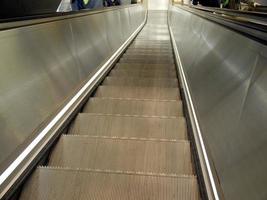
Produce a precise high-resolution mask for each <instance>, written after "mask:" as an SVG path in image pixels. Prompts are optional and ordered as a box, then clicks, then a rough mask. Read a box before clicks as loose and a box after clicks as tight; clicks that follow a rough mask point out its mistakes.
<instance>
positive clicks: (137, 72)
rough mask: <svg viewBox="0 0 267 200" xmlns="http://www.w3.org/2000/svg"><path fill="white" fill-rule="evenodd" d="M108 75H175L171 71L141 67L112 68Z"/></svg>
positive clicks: (150, 76)
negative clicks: (134, 68)
mask: <svg viewBox="0 0 267 200" xmlns="http://www.w3.org/2000/svg"><path fill="white" fill-rule="evenodd" d="M109 76H116V77H117V76H119V77H141V78H142V77H149V78H176V77H177V75H176V73H175V72H172V71H167V70H165V71H163V70H153V69H143V70H132V69H122V70H121V69H113V70H112V71H111V72H110V74H109Z"/></svg>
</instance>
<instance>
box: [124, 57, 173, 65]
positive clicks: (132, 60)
mask: <svg viewBox="0 0 267 200" xmlns="http://www.w3.org/2000/svg"><path fill="white" fill-rule="evenodd" d="M119 62H120V63H144V64H146V63H152V64H174V60H173V59H171V60H157V59H144V58H121V59H120V60H119Z"/></svg>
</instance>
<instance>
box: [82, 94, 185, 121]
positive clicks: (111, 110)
mask: <svg viewBox="0 0 267 200" xmlns="http://www.w3.org/2000/svg"><path fill="white" fill-rule="evenodd" d="M83 112H87V113H100V114H116V115H118V114H119V115H134V116H158V117H161V116H163V117H179V116H183V106H182V102H181V101H174V102H166V101H133V100H117V99H101V98H91V99H90V100H89V102H88V103H87V104H86V106H85V108H84V110H83Z"/></svg>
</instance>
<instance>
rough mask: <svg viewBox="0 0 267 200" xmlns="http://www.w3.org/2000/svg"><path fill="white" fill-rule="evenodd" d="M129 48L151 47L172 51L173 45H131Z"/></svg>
mask: <svg viewBox="0 0 267 200" xmlns="http://www.w3.org/2000/svg"><path fill="white" fill-rule="evenodd" d="M129 49H140V50H142V49H145V50H150V49H153V50H161V49H163V50H168V51H171V50H172V47H170V46H163V45H161V46H160V45H158V46H156V45H131V46H129Z"/></svg>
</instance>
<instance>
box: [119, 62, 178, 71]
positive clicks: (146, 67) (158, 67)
mask: <svg viewBox="0 0 267 200" xmlns="http://www.w3.org/2000/svg"><path fill="white" fill-rule="evenodd" d="M117 68H121V69H123V68H125V69H129V68H132V69H138V70H142V69H144V70H151V69H155V70H168V71H169V70H174V71H175V66H174V64H143V63H117V64H116V66H115V69H117Z"/></svg>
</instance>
